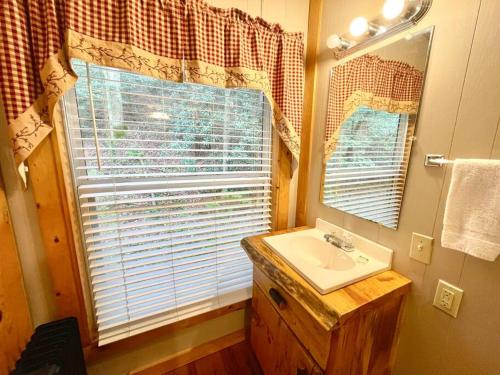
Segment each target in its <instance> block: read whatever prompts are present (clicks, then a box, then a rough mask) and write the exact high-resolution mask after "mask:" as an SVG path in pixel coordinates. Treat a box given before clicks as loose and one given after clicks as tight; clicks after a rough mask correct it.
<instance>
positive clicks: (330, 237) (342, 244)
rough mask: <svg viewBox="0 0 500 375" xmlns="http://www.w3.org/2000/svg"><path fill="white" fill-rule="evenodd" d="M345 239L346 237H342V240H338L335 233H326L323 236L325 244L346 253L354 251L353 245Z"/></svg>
mask: <svg viewBox="0 0 500 375" xmlns="http://www.w3.org/2000/svg"><path fill="white" fill-rule="evenodd" d="M346 237H347V236H345V235H344V236H343V238H340V237H338V236H337V234H336V233H335V232H331V233H327V234H325V235H324V236H323V238H324V239H325V241H326V242H328V243H329V244H331V245H333V246H336V247H338V248H339V249H342V250H344V251H346V252H351V251H354V245H353V244H352V242H351V241H349V240H347V238H346Z"/></svg>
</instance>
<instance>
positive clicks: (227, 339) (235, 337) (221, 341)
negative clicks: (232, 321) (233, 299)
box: [130, 329, 245, 375]
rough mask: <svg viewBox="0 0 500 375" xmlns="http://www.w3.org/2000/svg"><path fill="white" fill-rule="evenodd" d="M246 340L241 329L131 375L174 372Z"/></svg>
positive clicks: (154, 374)
mask: <svg viewBox="0 0 500 375" xmlns="http://www.w3.org/2000/svg"><path fill="white" fill-rule="evenodd" d="M244 340H245V329H240V330H238V331H235V332H233V333H230V334H229V335H226V336H222V337H219V338H218V339H215V340H212V341H209V342H206V343H204V344H201V345H199V346H196V347H194V348H189V349H185V350H182V351H180V352H178V353H175V354H173V355H171V356H168V357H166V358H164V359H162V360H161V361H159V362H157V363H156V364H153V365H148V366H147V367H144V368H141V369H137V370H134V371H132V372H130V375H157V374H163V373H166V372H169V371H173V370H175V369H177V368H179V367H182V366H185V365H187V364H189V363H191V362H194V361H197V360H198V359H200V358H203V357H206V356H208V355H210V354H213V353H216V352H218V351H221V350H223V349H226V348H228V347H230V346H232V345H235V344H238V343H240V342H242V341H244Z"/></svg>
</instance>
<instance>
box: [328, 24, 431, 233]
mask: <svg viewBox="0 0 500 375" xmlns="http://www.w3.org/2000/svg"><path fill="white" fill-rule="evenodd" d="M432 31H433V28H428V29H425V30H423V31H420V32H418V33H415V34H409V35H407V36H405V37H403V38H401V39H400V40H398V41H396V42H393V43H391V44H388V45H386V46H384V47H382V48H380V49H378V50H375V51H371V52H369V53H366V54H364V55H362V56H360V57H357V58H355V59H351V60H349V61H347V62H342V61H340V62H339V63H338V64H337V65H335V66H334V67H333V68H332V70H331V73H330V86H329V91H328V109H327V119H326V129H325V150H324V157H323V176H322V179H323V181H322V185H321V186H322V189H321V201H322V203H323V204H325V205H327V206H330V207H334V208H336V209H338V210H341V211H344V212H348V213H350V214H353V215H356V216H359V217H361V218H364V219H367V220H370V221H374V222H376V223H379V224H382V225H384V226H387V227H389V228H393V229H396V228H397V226H398V221H399V211H400V207H401V202H402V199H403V193H404V185H405V179H406V172H407V169H408V162H409V159H410V151H411V146H412V142H413V134H414V132H415V127H416V123H417V115H418V110H419V106H420V98H421V95H422V89H423V85H424V80H425V71H426V67H427V59H428V55H429V49H430V45H431V39H432Z"/></svg>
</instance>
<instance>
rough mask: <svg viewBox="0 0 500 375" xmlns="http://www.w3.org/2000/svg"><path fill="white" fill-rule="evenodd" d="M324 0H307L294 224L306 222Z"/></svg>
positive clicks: (299, 224)
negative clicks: (301, 114)
mask: <svg viewBox="0 0 500 375" xmlns="http://www.w3.org/2000/svg"><path fill="white" fill-rule="evenodd" d="M322 11H323V0H310V3H309V22H308V31H307V51H306V67H305V87H304V112H303V116H302V131H301V139H300V160H299V177H298V187H297V207H296V217H295V225H296V226H302V225H306V224H307V203H308V202H307V199H308V188H309V176H310V173H309V172H310V168H311V167H310V163H311V143H312V137H311V134H312V131H313V127H314V118H313V113H314V106H315V104H316V103H315V98H316V71H317V69H316V64H317V60H318V51H319V42H320V33H321V16H322Z"/></svg>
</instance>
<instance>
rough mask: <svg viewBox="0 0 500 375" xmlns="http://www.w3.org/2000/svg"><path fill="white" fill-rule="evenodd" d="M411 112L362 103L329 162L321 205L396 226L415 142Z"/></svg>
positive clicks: (347, 123)
mask: <svg viewBox="0 0 500 375" xmlns="http://www.w3.org/2000/svg"><path fill="white" fill-rule="evenodd" d="M408 122H409V116H408V115H400V114H396V113H389V112H384V111H377V110H374V109H371V108H368V107H365V106H361V107H360V108H358V110H357V111H356V112H355V113H354V114H353V115H352V116H351V117H349V118H348V119H347V120H346V121H345V123H344V124H343V125H342V128H341V131H340V137H339V141H338V144H337V148H336V149H335V152H334V153H333V155H332V157H331V158H330V159H329V160H328V162H327V164H326V171H325V178H324V187H323V203H325V204H327V205H329V206H333V207H335V208H337V209H339V210H342V211H345V212H349V213H351V214H354V215H357V216H360V217H363V218H365V219H368V220H372V221H375V222H378V223H381V224H384V225H386V226H388V227H391V228H396V227H397V224H398V216H399V208H400V205H401V200H402V197H403V187H404V182H405V181H404V180H405V175H406V163H405V162H404V161H405V160H407V158H408V155H409V148H410V147H409V145H410V142H411V135H412V134H410V133H412V132H411V128H409V127H408Z"/></svg>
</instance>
